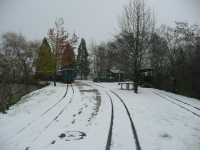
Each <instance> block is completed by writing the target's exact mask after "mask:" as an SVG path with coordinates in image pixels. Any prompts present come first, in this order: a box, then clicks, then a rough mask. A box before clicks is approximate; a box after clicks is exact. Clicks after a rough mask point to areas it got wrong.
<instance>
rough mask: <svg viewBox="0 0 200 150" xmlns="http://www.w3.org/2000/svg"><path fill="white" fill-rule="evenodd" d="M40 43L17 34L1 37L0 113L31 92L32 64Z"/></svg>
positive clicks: (6, 34)
mask: <svg viewBox="0 0 200 150" xmlns="http://www.w3.org/2000/svg"><path fill="white" fill-rule="evenodd" d="M39 45H40V42H38V41H28V40H26V38H25V37H24V36H23V35H21V34H17V33H12V32H8V33H5V34H3V35H2V37H1V45H0V111H4V110H6V109H7V108H8V107H9V106H10V105H11V104H14V103H15V102H16V101H17V100H18V99H19V97H21V96H22V95H24V94H25V93H27V92H29V91H30V90H32V89H33V88H34V87H33V86H32V85H33V84H35V81H34V79H33V73H34V63H35V59H36V57H37V54H38V47H39Z"/></svg>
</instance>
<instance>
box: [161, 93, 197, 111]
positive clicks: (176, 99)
mask: <svg viewBox="0 0 200 150" xmlns="http://www.w3.org/2000/svg"><path fill="white" fill-rule="evenodd" d="M162 95H164V96H167V97H169V98H171V99H173V100H175V101H177V102H180V103H183V104H184V105H188V106H190V107H192V108H194V109H196V110H199V111H200V108H199V107H196V106H194V105H192V104H189V103H186V102H184V101H182V100H180V99H178V98H175V97H173V96H171V95H168V94H164V93H163V92H162Z"/></svg>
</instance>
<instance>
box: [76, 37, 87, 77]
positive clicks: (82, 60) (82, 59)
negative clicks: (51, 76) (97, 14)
mask: <svg viewBox="0 0 200 150" xmlns="http://www.w3.org/2000/svg"><path fill="white" fill-rule="evenodd" d="M77 67H78V72H79V75H80V77H81V80H82V79H87V76H88V74H89V72H90V69H89V60H88V52H87V47H86V42H85V39H83V38H82V39H81V43H80V45H79V48H78V56H77Z"/></svg>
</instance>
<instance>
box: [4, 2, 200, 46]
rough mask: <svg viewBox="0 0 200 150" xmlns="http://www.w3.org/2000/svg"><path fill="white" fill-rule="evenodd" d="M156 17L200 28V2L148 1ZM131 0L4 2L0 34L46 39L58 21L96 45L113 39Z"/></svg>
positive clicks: (166, 21) (163, 20)
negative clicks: (62, 21) (61, 21)
mask: <svg viewBox="0 0 200 150" xmlns="http://www.w3.org/2000/svg"><path fill="white" fill-rule="evenodd" d="M145 1H148V4H149V6H150V7H151V8H153V9H154V12H155V14H156V20H157V25H159V24H168V25H173V22H174V21H175V20H177V21H188V22H190V23H195V24H200V11H199V8H200V0H145ZM128 2H129V0H0V34H3V33H4V32H7V31H14V32H20V33H22V34H24V35H25V36H26V37H27V38H28V39H42V38H43V37H44V36H45V35H46V34H47V31H48V28H50V27H52V26H53V25H54V21H55V19H56V18H59V17H63V18H64V20H65V28H66V29H67V30H68V31H69V32H76V33H77V34H78V36H79V37H84V38H85V39H86V40H89V41H91V40H94V41H96V42H100V41H106V40H108V39H111V38H112V35H114V34H115V33H116V32H117V31H118V20H119V19H118V18H119V16H120V15H121V13H122V10H123V6H124V5H125V4H127V3H128Z"/></svg>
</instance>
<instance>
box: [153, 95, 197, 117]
mask: <svg viewBox="0 0 200 150" xmlns="http://www.w3.org/2000/svg"><path fill="white" fill-rule="evenodd" d="M152 92H153V93H154V94H155V95H157V96H159V97H161V98H163V99H164V100H166V101H168V102H170V103H172V104H174V105H177V106H178V107H180V108H182V109H184V110H186V111H188V112H190V113H192V114H193V115H195V116H196V117H198V118H200V114H197V113H196V112H194V111H192V110H190V109H188V108H187V107H185V106H183V105H180V104H178V103H176V102H174V101H173V100H172V98H167V97H166V96H163V95H162V94H160V93H157V92H154V91H152Z"/></svg>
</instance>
